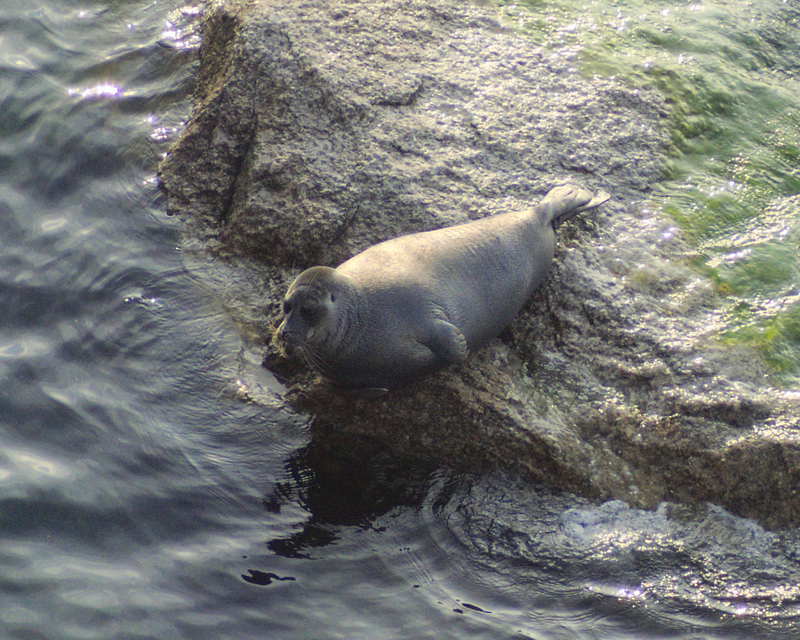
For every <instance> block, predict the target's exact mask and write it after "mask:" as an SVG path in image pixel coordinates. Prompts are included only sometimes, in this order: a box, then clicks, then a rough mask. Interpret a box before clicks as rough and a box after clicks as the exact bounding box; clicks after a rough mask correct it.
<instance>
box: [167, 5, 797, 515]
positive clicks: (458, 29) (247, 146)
mask: <svg viewBox="0 0 800 640" xmlns="http://www.w3.org/2000/svg"><path fill="white" fill-rule="evenodd" d="M666 116H667V111H666V108H665V106H664V104H663V102H662V100H661V99H660V97H659V96H658V95H657V94H656V93H654V92H651V91H644V90H637V89H633V88H631V87H629V86H626V85H624V84H622V83H620V82H617V81H614V80H608V79H598V78H591V79H588V78H584V77H582V76H581V75H580V74H579V73H577V72H576V71H575V70H574V69H572V68H571V62H570V60H569V59H568V58H565V57H563V56H558V55H555V54H550V53H548V52H547V51H543V50H542V49H540V48H539V47H537V45H536V43H535V42H534V41H533V40H531V39H530V38H528V37H524V36H520V35H518V34H515V33H514V32H513V31H511V30H509V29H508V28H507V27H506V25H505V24H504V23H503V21H502V19H501V18H500V17H499V15H498V13H497V10H496V9H492V8H487V7H480V6H472V5H469V4H467V3H464V2H460V1H456V0H452V1H449V0H426V1H425V2H422V1H418V0H389V1H381V2H377V1H376V2H369V3H362V2H356V1H354V0H351V1H346V0H343V1H340V2H335V1H334V2H331V1H325V2H323V1H321V0H318V1H310V2H297V1H295V0H291V1H290V0H271V1H269V2H267V1H255V2H244V1H242V2H236V1H231V2H227V3H223V4H221V5H219V6H215V7H213V8H209V10H208V11H207V12H206V15H205V18H204V26H203V47H202V50H201V67H200V73H199V78H198V89H197V104H196V108H195V112H194V114H193V116H192V119H191V121H190V122H189V124H188V125H187V126H186V129H185V131H184V132H183V134H182V136H181V138H180V140H179V141H178V143H177V144H176V145H175V147H174V149H172V151H171V152H170V154H169V156H168V157H167V158H166V160H165V161H164V164H163V166H162V168H161V172H160V178H161V181H162V186H163V189H164V190H165V192H166V193H167V195H168V206H169V209H170V211H171V212H173V213H177V214H179V215H180V216H181V217H182V218H183V219H184V220H185V221H186V243H185V246H186V248H187V249H193V250H194V252H193V253H194V255H195V256H212V257H211V258H208V259H207V260H206V261H205V262H204V263H203V265H202V268H203V270H204V271H205V272H206V273H207V274H212V275H211V276H210V280H211V281H212V282H213V283H214V287H215V289H216V290H217V291H218V293H219V295H220V296H221V297H222V298H223V299H224V301H225V303H226V305H227V306H228V308H229V311H230V313H231V315H232V317H234V318H235V319H236V320H237V321H238V323H239V326H240V327H241V328H242V331H243V334H244V336H245V338H246V341H247V342H248V344H250V345H251V349H257V348H258V347H257V345H258V344H259V343H263V341H264V340H267V341H268V340H269V335H270V328H271V323H273V322H274V321H275V319H276V318H277V316H278V313H279V307H280V299H281V297H282V295H283V293H284V291H285V288H286V286H287V285H288V283H289V282H290V281H291V279H292V278H293V277H294V276H295V275H297V273H299V271H300V270H301V269H302V268H305V267H307V266H310V265H313V264H328V265H333V266H335V265H336V264H338V263H339V262H341V261H343V260H344V259H346V258H348V257H350V256H352V255H354V254H355V253H357V252H359V251H361V250H363V249H364V248H366V247H367V246H369V245H371V244H374V243H376V242H379V241H382V240H385V239H388V238H390V237H394V236H397V235H400V234H402V233H407V232H412V231H420V230H425V229H431V228H436V227H441V226H445V225H450V224H456V223H460V222H465V221H467V220H470V219H474V218H477V217H481V216H485V215H492V214H494V213H498V212H501V211H508V210H511V209H517V208H523V207H527V206H530V205H531V204H533V203H535V202H536V201H537V200H538V199H539V198H540V197H541V196H542V195H543V194H544V193H545V192H547V191H548V190H549V188H551V187H552V186H554V185H556V184H558V183H560V182H563V181H565V180H567V179H569V180H571V181H573V182H577V183H580V184H582V185H584V186H586V187H589V188H595V187H603V188H605V189H606V190H607V191H609V192H610V193H612V194H613V195H614V196H615V200H614V202H613V203H611V204H610V205H607V206H606V207H605V208H604V209H603V210H602V211H600V212H597V213H592V214H589V215H587V216H585V217H584V218H583V219H582V220H579V221H577V222H576V223H571V224H569V225H567V226H565V227H564V228H563V229H561V230H560V233H559V237H560V244H559V249H558V251H557V255H556V259H555V264H554V269H553V272H552V275H551V277H550V278H549V279H548V280H547V282H546V283H545V284H544V285H543V286H542V287H541V288H540V289H539V291H538V292H537V293H536V294H535V295H534V297H533V299H532V300H531V301H530V302H529V304H528V305H527V306H526V308H525V309H524V310H523V312H522V313H521V314H520V316H519V317H518V319H517V320H516V321H515V322H514V324H513V325H512V326H511V327H510V329H509V330H508V331H506V332H505V333H504V334H503V336H501V339H499V340H497V341H495V343H494V344H492V345H491V346H490V347H488V348H486V349H484V350H482V351H481V352H479V353H476V354H473V356H472V357H471V358H470V359H469V360H468V362H467V363H465V364H464V365H462V366H459V367H453V368H451V369H449V370H446V371H444V372H441V373H440V374H437V375H435V376H432V377H430V378H428V379H426V380H424V381H423V382H421V383H419V384H417V385H414V386H412V387H410V388H408V389H404V390H401V391H398V392H394V393H391V394H389V395H387V396H385V397H382V398H378V399H359V400H354V399H352V398H343V397H338V396H336V395H332V394H330V393H329V392H328V391H327V390H326V389H325V388H324V387H323V386H322V385H320V384H318V383H317V382H316V381H315V379H314V376H313V375H311V374H309V373H308V372H303V371H296V370H294V369H292V368H291V366H290V364H291V363H286V362H284V361H283V360H282V358H281V357H280V354H277V353H274V352H273V350H271V349H269V350H268V351H269V353H268V358H267V360H268V362H269V364H270V366H271V367H272V368H273V369H275V370H277V371H279V372H280V375H282V376H284V377H285V378H286V380H287V384H288V385H289V386H288V391H287V393H286V395H285V400H286V402H288V403H289V404H290V405H291V406H292V407H293V408H294V409H295V410H299V411H304V412H309V413H310V414H311V415H312V416H313V425H314V433H315V437H324V435H325V433H326V430H327V429H331V428H335V429H337V430H338V431H339V432H340V433H342V432H344V433H352V434H357V435H359V436H365V437H369V438H375V439H379V440H381V441H382V442H384V443H385V444H386V445H387V446H389V447H392V448H394V449H396V450H399V451H404V452H407V453H408V452H410V453H416V454H419V455H423V456H426V457H432V458H434V459H436V460H438V461H439V462H441V464H444V465H450V466H454V467H458V468H468V469H474V468H485V467H487V466H501V467H504V468H506V469H510V470H512V471H515V472H519V473H521V474H523V475H524V476H526V477H529V478H532V479H535V480H540V481H546V482H549V483H552V484H554V485H557V486H559V487H563V488H565V489H568V490H572V491H577V492H580V493H583V494H584V495H589V496H594V497H597V498H619V499H623V500H626V501H628V502H629V503H630V504H632V505H636V506H654V505H656V504H657V503H658V502H660V501H662V500H666V499H669V500H673V501H674V500H683V501H688V502H692V501H705V500H710V501H713V502H716V503H719V504H722V505H724V506H726V507H728V508H730V509H731V510H733V511H735V512H736V513H738V514H742V515H746V516H752V517H755V518H757V519H759V520H760V521H761V522H763V523H765V524H767V525H772V526H776V525H781V524H785V523H790V522H798V521H799V520H800V494H798V491H797V485H798V480H799V479H800V447H798V442H799V441H798V422H797V418H796V417H795V416H796V415H797V414H796V411H797V400H796V399H793V398H792V397H791V394H782V393H781V392H779V391H776V390H773V389H771V388H770V387H768V385H767V382H766V373H767V372H766V371H765V370H764V368H763V366H762V364H761V361H760V360H759V359H758V358H757V357H756V356H755V354H753V353H749V352H745V351H734V350H732V349H724V348H721V347H719V346H718V345H717V344H716V343H715V342H714V340H713V336H714V331H715V329H716V328H717V327H719V326H720V321H719V319H718V318H717V309H716V305H715V293H714V290H713V287H712V286H711V285H710V284H709V283H707V282H705V281H703V280H702V279H700V278H699V277H697V276H696V275H695V274H693V273H692V272H691V271H690V270H688V269H687V268H686V267H684V266H682V264H683V262H684V261H685V258H686V257H687V256H688V255H690V253H691V252H690V250H689V248H688V247H687V246H685V244H684V243H683V242H682V241H681V239H680V238H679V236H678V234H677V232H676V230H675V229H674V228H673V227H672V225H671V223H670V221H669V220H665V219H662V218H660V217H658V216H656V215H655V214H653V213H652V212H650V211H648V210H647V209H646V208H644V207H643V206H642V204H641V202H642V200H643V198H644V197H645V195H646V193H647V192H648V191H649V189H650V188H651V186H652V185H653V184H654V183H655V182H656V181H657V180H658V179H659V171H660V167H661V164H662V161H663V158H664V147H665V144H666V139H667V134H666V131H665V123H666ZM247 397H250V398H257V397H258V393H257V390H256V388H255V384H253V385H252V386H251V389H250V391H249V395H248V396H247Z"/></svg>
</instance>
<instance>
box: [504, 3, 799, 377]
mask: <svg viewBox="0 0 800 640" xmlns="http://www.w3.org/2000/svg"><path fill="white" fill-rule="evenodd" d="M505 5H506V11H507V12H508V14H509V15H510V16H511V17H512V18H513V20H514V21H515V22H516V24H517V26H518V27H519V28H520V29H521V30H523V31H526V32H528V33H530V35H531V36H532V37H533V38H536V39H537V40H539V41H540V42H541V43H542V45H543V47H545V49H547V50H548V51H550V52H552V54H553V55H559V56H567V57H570V58H571V59H573V60H574V62H575V67H576V68H577V69H578V70H579V71H580V72H581V73H583V74H585V75H590V76H591V75H595V74H596V75H603V76H616V77H617V78H619V79H621V80H623V81H626V82H630V83H632V84H636V85H641V86H649V87H656V88H657V89H658V90H659V91H661V92H662V94H663V95H664V97H665V98H666V100H667V102H668V104H669V106H670V110H671V117H670V125H669V126H670V129H671V144H670V148H669V161H668V163H667V165H666V168H665V175H664V181H663V182H662V183H661V184H659V185H654V197H653V198H652V202H650V203H648V205H649V206H651V207H653V208H657V209H659V210H661V211H663V212H664V213H665V214H667V215H669V216H671V217H672V218H673V219H674V220H675V221H676V222H677V224H678V225H679V226H680V227H681V228H682V230H683V232H684V236H685V237H686V238H687V239H688V240H689V241H690V242H692V243H693V244H694V245H695V247H696V250H697V253H696V256H697V257H696V258H695V260H694V261H693V262H694V266H695V267H696V268H698V269H699V270H701V271H702V272H704V273H705V274H706V275H707V276H708V277H709V278H711V279H712V280H713V281H714V282H715V283H716V286H717V289H718V291H719V292H720V293H721V294H722V299H723V301H724V302H723V304H724V310H725V313H724V323H723V324H724V329H723V330H722V331H721V332H720V334H719V338H720V339H721V340H722V341H724V342H729V343H745V344H752V345H755V346H756V347H758V348H759V350H760V351H761V353H762V354H763V355H764V357H765V359H766V360H767V361H768V362H769V363H770V364H771V365H772V367H773V368H774V371H775V374H776V375H775V379H776V381H780V382H782V383H783V384H788V385H797V384H800V196H798V194H800V3H798V2H797V1H796V0H756V1H755V2H724V1H721V0H718V1H706V2H695V3H689V2H647V1H646V0H630V1H625V0H623V1H616V2H615V1H596V2H587V1H586V0H555V1H552V2H551V1H546V2H543V1H538V0H523V1H522V2H520V3H519V4H518V5H512V4H511V3H510V2H507V3H505Z"/></svg>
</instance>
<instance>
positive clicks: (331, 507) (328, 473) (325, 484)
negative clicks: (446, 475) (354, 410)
mask: <svg viewBox="0 0 800 640" xmlns="http://www.w3.org/2000/svg"><path fill="white" fill-rule="evenodd" d="M285 469H286V473H287V477H288V479H287V480H286V481H283V482H279V483H277V484H276V485H275V487H274V489H273V490H272V492H271V493H270V494H269V495H268V496H267V497H266V498H265V499H264V507H265V509H266V510H267V512H268V513H280V510H281V506H282V505H283V504H286V503H292V504H299V505H300V506H301V507H302V508H303V509H305V510H306V511H308V513H309V517H308V519H307V520H306V521H305V522H304V523H303V524H302V526H301V527H300V530H299V531H297V532H295V533H293V534H292V535H290V536H288V537H283V538H276V539H273V540H270V541H269V542H268V543H267V546H268V547H269V549H270V550H271V551H273V552H275V553H276V554H278V555H280V556H284V557H287V558H310V557H311V550H313V549H315V548H319V547H324V546H327V545H329V544H332V543H334V542H336V540H338V536H337V532H338V531H339V530H340V529H341V528H343V527H355V528H359V529H374V530H375V531H377V532H380V527H378V528H375V525H374V523H375V521H376V520H378V519H380V518H381V517H382V516H385V515H386V514H388V513H390V512H392V511H394V510H397V509H412V510H414V509H419V508H420V507H421V505H422V503H423V501H424V500H425V497H426V496H427V495H428V492H429V490H430V488H431V484H432V482H433V481H434V480H435V479H441V472H439V471H438V470H437V469H436V468H435V467H434V466H431V465H425V464H424V463H422V462H420V461H418V460H415V459H411V458H402V457H398V456H396V455H392V454H389V453H388V452H386V451H384V450H383V449H382V448H381V447H380V445H379V444H377V443H374V442H368V441H366V440H363V439H357V438H354V437H353V436H350V435H344V434H337V433H327V434H325V435H320V436H315V437H312V439H311V442H310V443H309V444H307V445H306V446H304V447H302V448H301V449H299V450H298V451H297V452H296V453H295V454H293V455H292V456H291V458H290V459H289V460H288V461H287V462H286V467H285ZM449 493H450V492H448V491H445V492H443V493H441V494H440V495H439V498H438V500H439V501H443V502H444V503H446V501H447V496H448V495H449Z"/></svg>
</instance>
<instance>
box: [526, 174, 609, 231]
mask: <svg viewBox="0 0 800 640" xmlns="http://www.w3.org/2000/svg"><path fill="white" fill-rule="evenodd" d="M609 198H611V196H610V195H608V194H607V193H606V192H605V191H602V190H598V191H595V193H594V194H591V193H589V192H588V191H586V190H585V189H581V188H580V187H576V186H574V185H571V184H565V185H562V186H560V187H556V188H554V189H551V190H550V192H549V193H548V194H547V195H546V196H545V197H544V200H542V201H541V202H540V203H539V204H538V205H536V208H537V209H539V210H540V211H541V212H542V215H543V216H544V219H545V224H546V223H547V222H551V223H552V224H553V228H554V229H555V228H557V227H558V225H560V224H561V223H562V222H566V221H567V220H569V219H570V218H571V217H572V216H574V215H577V214H579V213H581V212H583V211H588V210H589V209H594V208H595V207H599V206H600V205H601V204H603V203H604V202H607V201H608V200H609Z"/></svg>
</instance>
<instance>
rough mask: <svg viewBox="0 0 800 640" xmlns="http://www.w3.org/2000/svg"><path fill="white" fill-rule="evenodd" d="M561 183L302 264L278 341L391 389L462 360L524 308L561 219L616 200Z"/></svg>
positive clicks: (330, 372) (347, 377)
mask: <svg viewBox="0 0 800 640" xmlns="http://www.w3.org/2000/svg"><path fill="white" fill-rule="evenodd" d="M608 198H609V196H608V194H606V193H603V192H598V193H597V194H595V195H594V196H592V195H591V194H590V193H588V192H586V191H584V190H582V189H578V188H576V187H573V186H570V185H566V186H563V187H556V188H555V189H553V190H552V191H550V193H548V194H547V196H546V197H545V199H544V200H542V202H540V203H539V204H538V205H536V206H535V207H533V208H532V209H526V210H523V211H516V212H512V213H506V214H501V215H497V216H491V217H488V218H483V219H481V220H476V221H474V222H469V223H467V224H462V225H457V226H454V227H448V228H445V229H438V230H436V231H427V232H423V233H415V234H411V235H407V236H402V237H400V238H395V239H394V240H389V241H387V242H383V243H381V244H378V245H375V246H374V247H371V248H369V249H367V250H366V251H364V252H363V253H360V254H358V255H356V256H354V257H353V258H351V259H350V260H348V261H347V262H345V263H343V264H341V265H340V266H339V267H338V268H336V269H331V268H330V267H312V268H311V269H307V270H306V271H304V272H303V273H301V274H300V275H299V276H298V277H297V279H296V280H295V281H294V282H293V283H292V285H291V287H289V290H288V292H287V293H286V296H285V298H284V309H283V311H284V318H283V321H282V322H281V325H280V327H279V328H278V333H277V337H278V341H279V343H281V344H282V345H283V346H284V347H286V348H287V351H289V352H290V353H291V352H295V353H297V355H299V356H300V357H301V358H302V359H304V360H305V361H306V362H307V363H308V364H309V365H310V366H311V367H312V368H314V369H315V370H316V371H318V372H319V373H320V374H322V376H323V377H324V378H326V379H328V380H329V381H330V382H332V383H333V384H335V385H337V386H341V387H347V388H351V389H391V388H394V387H397V386H400V385H403V384H406V383H408V382H411V381H412V380H415V379H417V378H418V377H420V376H421V375H423V374H425V373H427V372H429V371H432V370H435V369H438V368H440V367H442V366H444V365H447V364H449V363H454V362H461V361H463V360H464V359H465V358H466V357H467V354H468V353H469V352H470V351H473V350H475V349H479V348H480V347H482V346H484V345H486V343H488V342H489V341H490V340H491V339H492V338H494V337H496V336H497V335H498V334H499V333H500V332H501V331H502V330H503V329H504V328H505V327H506V326H508V324H509V323H510V322H511V320H512V319H513V318H514V316H515V315H516V314H517V312H518V311H519V310H520V309H521V308H522V305H523V304H524V303H525V301H526V300H527V299H528V298H529V297H530V295H531V293H532V292H533V290H534V289H535V288H536V287H537V285H538V284H539V283H540V282H541V281H542V280H543V279H544V277H545V275H546V274H547V272H548V270H549V268H550V263H551V261H552V259H553V251H554V248H555V230H554V227H555V226H557V224H559V223H560V222H562V221H564V220H566V219H568V218H570V217H572V216H573V215H575V214H577V213H580V212H581V211H586V210H587V209H593V208H595V207H597V206H599V205H601V204H603V203H604V202H606V201H607V200H608Z"/></svg>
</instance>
